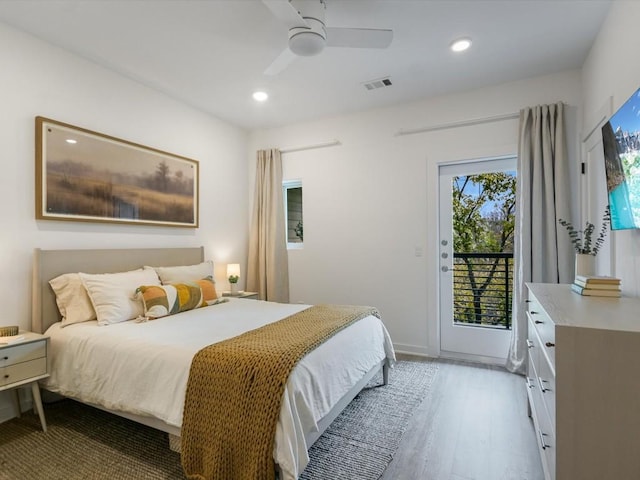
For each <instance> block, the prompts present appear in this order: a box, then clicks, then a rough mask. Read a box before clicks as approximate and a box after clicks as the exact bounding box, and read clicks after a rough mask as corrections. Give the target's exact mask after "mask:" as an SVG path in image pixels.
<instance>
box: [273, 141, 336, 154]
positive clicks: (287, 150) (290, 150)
mask: <svg viewBox="0 0 640 480" xmlns="http://www.w3.org/2000/svg"><path fill="white" fill-rule="evenodd" d="M336 145H342V143H340V140H332V141H330V142H324V143H315V144H313V145H305V146H303V147H289V148H281V149H280V153H293V152H300V151H302V150H313V149H316V148H326V147H335V146H336Z"/></svg>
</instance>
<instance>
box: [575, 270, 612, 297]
mask: <svg viewBox="0 0 640 480" xmlns="http://www.w3.org/2000/svg"><path fill="white" fill-rule="evenodd" d="M571 289H572V290H573V291H574V292H576V293H579V294H580V295H589V296H592V297H619V296H620V295H621V292H620V279H619V278H614V277H598V276H593V275H589V276H585V275H576V279H575V280H574V282H573V285H571Z"/></svg>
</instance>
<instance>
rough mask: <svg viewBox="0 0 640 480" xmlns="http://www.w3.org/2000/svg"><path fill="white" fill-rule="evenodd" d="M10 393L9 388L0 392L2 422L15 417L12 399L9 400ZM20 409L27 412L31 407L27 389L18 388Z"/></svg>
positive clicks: (0, 420) (29, 393)
mask: <svg viewBox="0 0 640 480" xmlns="http://www.w3.org/2000/svg"><path fill="white" fill-rule="evenodd" d="M10 395H12V393H11V391H9V390H5V391H4V392H0V423H4V422H6V421H8V420H11V419H12V418H15V417H16V411H15V408H14V407H13V401H12V400H11V396H10ZM19 395H20V410H22V412H23V413H24V412H27V411H29V410H31V409H32V408H33V402H32V401H31V392H30V391H28V390H27V389H23V388H21V389H20V392H19Z"/></svg>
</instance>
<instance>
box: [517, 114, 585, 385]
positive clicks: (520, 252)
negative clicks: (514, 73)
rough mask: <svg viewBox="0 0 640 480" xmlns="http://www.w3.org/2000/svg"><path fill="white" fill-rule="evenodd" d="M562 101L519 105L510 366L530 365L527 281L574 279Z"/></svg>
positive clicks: (522, 370) (567, 165) (563, 281)
mask: <svg viewBox="0 0 640 480" xmlns="http://www.w3.org/2000/svg"><path fill="white" fill-rule="evenodd" d="M568 161H569V159H568V157H567V143H566V134H565V125H564V105H563V104H562V103H557V104H554V105H542V106H536V107H532V108H525V109H523V110H521V111H520V133H519V142H518V177H517V183H516V196H517V200H516V228H515V242H514V262H515V263H514V288H513V313H512V336H511V346H510V348H509V354H508V356H507V363H506V367H507V369H508V370H510V371H512V372H515V373H521V374H524V373H525V370H526V357H527V348H526V339H527V316H526V310H527V309H526V303H525V300H526V297H527V291H526V287H525V282H543V283H570V282H572V281H573V274H574V271H573V252H572V250H571V244H570V242H568V237H567V233H566V231H564V227H562V226H561V225H560V224H559V223H558V219H559V218H565V219H566V218H570V216H571V213H570V206H569V201H570V182H569V164H568Z"/></svg>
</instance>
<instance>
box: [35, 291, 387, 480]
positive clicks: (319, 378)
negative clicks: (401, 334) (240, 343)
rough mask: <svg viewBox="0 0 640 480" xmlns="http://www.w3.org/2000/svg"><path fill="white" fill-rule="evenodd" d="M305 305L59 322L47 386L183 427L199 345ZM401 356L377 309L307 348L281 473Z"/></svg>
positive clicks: (287, 421) (294, 386)
mask: <svg viewBox="0 0 640 480" xmlns="http://www.w3.org/2000/svg"><path fill="white" fill-rule="evenodd" d="M307 307H308V305H295V304H280V303H272V302H262V301H256V300H246V299H235V298H232V299H230V301H229V302H227V303H221V304H218V305H214V306H211V307H207V308H201V309H197V310H191V311H188V312H184V313H180V314H178V315H173V316H169V317H164V318H160V319H157V320H153V321H150V322H143V323H135V322H134V321H129V322H123V323H118V324H113V325H108V326H98V325H97V323H96V322H85V323H78V324H74V325H69V326H67V327H65V328H61V326H60V324H59V323H57V324H54V325H52V326H51V327H50V328H49V330H48V331H47V334H48V335H50V337H51V359H52V365H51V376H50V377H49V378H48V379H47V380H46V383H45V386H46V388H47V389H48V390H51V391H54V392H57V393H60V394H62V395H65V396H68V397H72V398H76V399H78V400H81V401H83V402H86V403H92V404H95V405H100V406H102V407H105V408H108V409H110V410H117V411H122V412H128V413H132V414H136V415H143V416H149V417H154V418H157V419H160V420H162V421H163V422H165V423H167V424H168V425H172V426H175V427H180V425H181V423H182V411H183V406H184V396H185V391H186V386H187V380H188V376H189V367H190V365H191V359H192V358H193V356H194V355H195V353H196V352H197V351H199V350H200V349H202V348H203V347H206V346H207V345H210V344H212V343H215V342H219V341H221V340H224V339H227V338H231V337H234V336H236V335H239V334H241V333H243V332H245V331H247V330H252V329H255V328H258V327H261V326H262V325H266V324H268V323H272V322H275V321H277V320H280V319H282V318H284V317H287V316H289V315H292V314H294V313H296V312H298V311H300V310H303V309H305V308H307ZM384 358H388V359H390V360H394V359H395V357H394V352H393V347H392V344H391V340H390V338H389V334H388V332H387V330H386V329H385V327H384V325H383V324H382V322H381V321H380V320H379V319H377V318H376V317H373V316H370V317H367V318H365V319H363V320H361V321H359V322H356V323H354V324H353V325H351V326H350V327H348V328H346V329H344V330H342V331H341V332H339V333H337V334H336V335H335V336H334V337H332V338H331V339H330V340H329V341H327V342H326V343H324V344H323V345H321V346H320V347H318V348H317V349H316V350H314V351H312V352H310V353H309V354H308V355H307V356H305V357H304V358H303V359H302V360H301V361H300V363H298V365H297V366H296V367H295V369H294V370H293V372H292V373H291V376H290V378H289V381H288V382H287V385H286V388H285V392H284V396H283V401H282V408H281V411H280V418H279V420H278V425H277V430H276V439H275V448H274V460H275V461H276V463H278V465H279V466H280V471H281V478H282V479H284V480H293V479H296V478H297V477H298V475H299V474H300V473H301V472H302V470H303V469H304V467H305V466H306V465H307V463H308V461H309V457H308V453H307V449H308V446H307V445H306V442H305V439H304V435H305V434H306V433H308V432H312V431H317V422H318V421H319V420H320V419H321V418H322V417H323V416H325V415H326V414H327V413H328V412H329V411H330V410H331V408H332V407H333V406H334V405H335V404H336V403H337V402H338V400H339V399H340V398H341V397H342V396H343V395H344V394H345V393H346V392H347V391H348V390H349V389H350V388H351V387H352V386H353V385H355V384H356V383H357V382H358V380H360V379H361V378H362V376H363V375H364V374H365V373H366V372H367V371H369V370H370V369H371V368H372V367H373V366H374V365H376V364H377V363H379V362H380V361H381V360H383V359H384Z"/></svg>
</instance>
